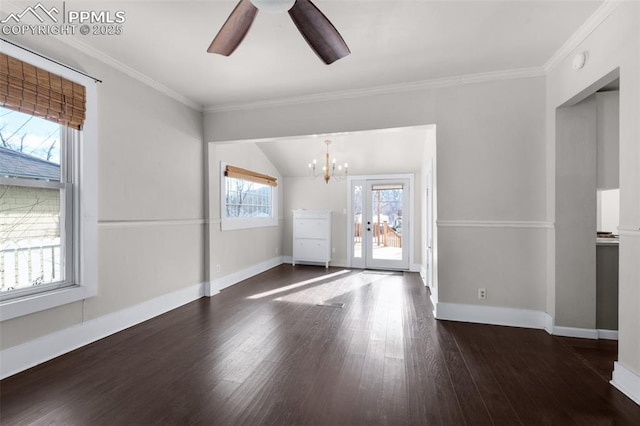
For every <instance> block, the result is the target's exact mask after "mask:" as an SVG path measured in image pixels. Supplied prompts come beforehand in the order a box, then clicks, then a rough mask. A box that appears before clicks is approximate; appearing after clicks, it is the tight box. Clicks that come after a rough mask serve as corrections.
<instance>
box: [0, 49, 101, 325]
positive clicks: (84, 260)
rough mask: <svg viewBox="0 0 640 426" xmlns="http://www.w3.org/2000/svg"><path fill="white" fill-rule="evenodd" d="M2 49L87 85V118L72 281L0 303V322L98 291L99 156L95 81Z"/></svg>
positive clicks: (76, 192)
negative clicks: (57, 287)
mask: <svg viewBox="0 0 640 426" xmlns="http://www.w3.org/2000/svg"><path fill="white" fill-rule="evenodd" d="M1 47H2V52H3V53H6V54H7V55H9V56H13V57H14V58H16V59H20V60H21V61H24V62H28V63H30V64H32V65H34V66H37V67H39V68H42V69H44V70H46V71H49V72H51V73H55V74H57V75H60V76H62V77H64V78H66V79H68V80H71V81H73V82H76V83H78V84H81V85H83V86H84V87H85V88H86V118H85V122H84V126H83V129H82V131H80V133H79V136H78V139H79V140H78V143H76V144H74V149H75V150H76V152H75V153H74V154H75V155H76V164H75V166H76V167H75V168H74V169H75V170H74V173H75V174H76V175H75V176H74V182H76V184H74V185H73V195H72V198H73V199H74V200H75V203H74V209H75V211H74V217H75V218H76V220H75V221H74V223H73V227H74V231H73V241H72V242H71V247H72V249H73V257H74V261H73V263H74V266H75V271H74V274H73V276H74V281H75V282H74V284H73V285H72V286H69V287H64V288H60V289H57V290H51V291H46V292H42V293H37V294H31V295H27V296H24V297H19V298H14V299H8V300H5V301H2V302H0V321H5V320H8V319H12V318H17V317H20V316H24V315H28V314H32V313H35V312H39V311H43V310H46V309H51V308H54V307H57V306H61V305H65V304H68V303H73V302H77V301H79V300H83V299H87V298H89V297H93V296H95V295H96V294H97V292H98V257H97V254H98V176H97V169H98V155H97V136H98V129H97V122H98V116H97V89H96V83H95V80H93V79H92V78H90V77H87V76H85V75H82V74H80V73H78V72H76V71H73V70H71V69H68V68H66V67H64V66H62V65H59V64H57V63H54V62H52V61H50V60H48V59H46V58H44V57H40V56H38V55H35V54H33V53H30V52H28V51H26V50H24V49H22V48H19V47H17V46H13V45H10V44H8V43H2V45H1Z"/></svg>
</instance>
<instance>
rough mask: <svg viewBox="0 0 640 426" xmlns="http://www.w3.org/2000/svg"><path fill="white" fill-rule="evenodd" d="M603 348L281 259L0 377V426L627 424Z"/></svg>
mask: <svg viewBox="0 0 640 426" xmlns="http://www.w3.org/2000/svg"><path fill="white" fill-rule="evenodd" d="M320 302H329V303H331V302H338V303H344V308H342V309H340V308H334V307H327V306H317V304H318V303H320ZM612 344H615V342H613V343H611V342H608V343H605V344H600V347H599V346H598V344H594V342H585V341H581V340H577V339H563V338H558V337H553V336H550V335H548V334H547V333H546V332H544V331H541V330H528V329H518V328H509V327H497V326H486V325H477V324H467V323H456V322H445V321H436V320H434V318H433V315H432V306H431V303H430V300H429V295H428V290H427V289H426V288H425V287H424V286H422V284H421V282H420V280H419V277H418V276H417V275H416V274H408V273H407V274H404V275H385V274H376V273H364V272H363V271H357V270H343V269H336V268H330V269H329V270H328V271H327V270H325V269H324V268H319V267H312V266H301V265H297V266H295V267H292V266H291V265H282V266H279V267H277V268H274V269H272V270H270V271H267V272H265V273H263V274H261V275H258V276H256V277H253V278H251V279H249V280H247V281H244V282H242V283H240V284H237V285H235V286H233V287H230V288H228V289H226V290H224V291H223V292H222V293H221V294H219V295H217V296H215V297H213V298H203V299H200V300H198V301H195V302H193V303H190V304H188V305H185V306H183V307H181V308H179V309H176V310H174V311H171V312H169V313H167V314H165V315H162V316H160V317H157V318H155V319H152V320H150V321H147V322H145V323H142V324H139V325H137V326H135V327H132V328H130V329H128V330H125V331H123V332H120V333H117V334H115V335H113V336H110V337H108V338H105V339H102V340H100V341H98V342H95V343H93V344H91V345H88V346H86V347H84V348H81V349H78V350H76V351H74V352H72V353H69V354H67V355H64V356H61V357H59V358H56V359H55V360H52V361H50V362H47V363H45V364H42V365H40V366H37V367H35V368H32V369H30V370H28V371H25V372H23V373H20V374H17V375H15V376H13V377H10V378H7V379H5V380H3V381H2V382H1V383H0V423H2V425H47V424H59V425H165V424H166V425H236V424H237V425H409V424H410V425H518V424H525V425H539V424H545V425H613V424H616V425H638V424H640V406H638V405H636V404H634V403H633V402H632V401H631V400H629V399H628V398H627V397H625V396H624V395H623V394H622V393H620V392H619V391H617V390H616V389H615V388H613V387H612V386H611V385H610V384H609V383H608V381H607V380H608V379H609V378H610V372H611V369H612V364H613V361H614V358H615V353H616V350H615V349H613V348H612V346H611V345H612Z"/></svg>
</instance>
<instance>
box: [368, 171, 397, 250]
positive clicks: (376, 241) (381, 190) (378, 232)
mask: <svg viewBox="0 0 640 426" xmlns="http://www.w3.org/2000/svg"><path fill="white" fill-rule="evenodd" d="M402 197H403V186H402V185H399V184H384V185H373V186H372V194H371V201H372V202H371V209H372V212H371V218H372V221H371V223H372V229H371V231H372V238H371V257H372V258H373V259H380V260H402V202H403V199H402Z"/></svg>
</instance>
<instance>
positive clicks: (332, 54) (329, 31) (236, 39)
mask: <svg viewBox="0 0 640 426" xmlns="http://www.w3.org/2000/svg"><path fill="white" fill-rule="evenodd" d="M258 10H264V11H266V12H272V13H282V12H286V11H288V12H289V16H290V17H291V20H292V21H293V23H294V24H295V25H296V27H298V31H300V34H302V36H303V37H304V39H305V40H306V41H307V43H308V44H309V46H310V47H311V49H313V51H314V52H316V54H317V55H318V57H319V58H320V59H322V61H323V62H324V63H325V64H327V65H328V64H331V63H333V62H335V61H337V60H338V59H340V58H343V57H345V56H347V55H349V54H350V53H351V51H350V50H349V48H348V47H347V44H346V43H345V42H344V40H343V38H342V36H341V35H340V33H339V32H338V30H336V28H335V27H334V26H333V24H331V22H330V21H329V19H327V17H326V16H324V14H323V13H322V12H321V11H320V9H318V8H317V7H316V6H315V5H314V4H313V3H311V1H309V0H240V2H239V3H238V4H237V5H236V7H235V9H233V12H231V15H229V17H228V18H227V20H226V22H225V23H224V25H223V26H222V28H221V29H220V31H219V32H218V34H217V35H216V37H215V38H214V39H213V41H212V42H211V45H210V46H209V48H208V49H207V52H209V53H218V54H220V55H224V56H229V55H231V54H232V53H233V51H234V50H236V48H237V47H238V45H239V44H240V43H241V42H242V40H243V39H244V37H245V36H246V35H247V32H248V31H249V28H251V24H252V23H253V21H254V19H255V17H256V15H257V14H258Z"/></svg>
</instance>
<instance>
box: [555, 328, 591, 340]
mask: <svg viewBox="0 0 640 426" xmlns="http://www.w3.org/2000/svg"><path fill="white" fill-rule="evenodd" d="M551 334H553V335H554V336H562V337H579V338H581V339H594V340H597V339H598V330H596V329H594V328H576V327H560V326H557V325H554V326H553V331H552V332H551Z"/></svg>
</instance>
